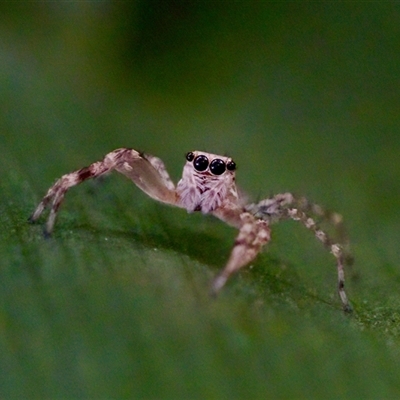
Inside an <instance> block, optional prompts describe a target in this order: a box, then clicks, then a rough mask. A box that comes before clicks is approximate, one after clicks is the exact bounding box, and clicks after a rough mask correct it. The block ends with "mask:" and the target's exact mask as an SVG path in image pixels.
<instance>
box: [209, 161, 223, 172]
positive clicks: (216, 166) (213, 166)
mask: <svg viewBox="0 0 400 400" xmlns="http://www.w3.org/2000/svg"><path fill="white" fill-rule="evenodd" d="M225 168H226V167H225V163H224V162H223V161H222V160H220V159H219V158H216V159H215V160H212V161H211V163H210V171H211V172H212V173H213V174H214V175H222V174H223V173H224V172H225Z"/></svg>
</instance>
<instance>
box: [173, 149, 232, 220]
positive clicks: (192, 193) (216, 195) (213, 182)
mask: <svg viewBox="0 0 400 400" xmlns="http://www.w3.org/2000/svg"><path fill="white" fill-rule="evenodd" d="M186 160H187V161H186V164H185V166H184V167H183V173H182V179H181V180H180V181H179V182H178V185H177V187H176V192H177V194H178V199H179V200H178V202H179V205H180V206H182V207H183V208H185V209H186V210H188V211H201V212H202V213H204V214H207V213H209V212H211V211H214V210H215V209H217V208H219V207H221V205H222V204H223V202H224V201H229V200H233V201H234V200H237V199H238V194H237V190H236V185H235V169H236V164H235V163H234V162H233V161H232V159H231V158H228V157H222V156H217V155H215V154H209V153H204V152H199V151H193V152H192V151H191V152H190V153H187V154H186Z"/></svg>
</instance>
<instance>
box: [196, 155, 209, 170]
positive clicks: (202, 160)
mask: <svg viewBox="0 0 400 400" xmlns="http://www.w3.org/2000/svg"><path fill="white" fill-rule="evenodd" d="M193 165H194V169H195V170H196V171H200V172H201V171H205V170H206V169H207V167H208V158H207V157H206V156H197V157H196V158H195V159H194V161H193Z"/></svg>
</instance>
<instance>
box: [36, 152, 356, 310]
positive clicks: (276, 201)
mask: <svg viewBox="0 0 400 400" xmlns="http://www.w3.org/2000/svg"><path fill="white" fill-rule="evenodd" d="M112 170H116V171H118V172H120V173H122V174H124V175H125V176H127V177H128V178H130V179H131V180H132V181H133V182H134V183H135V184H136V185H137V186H138V187H139V188H140V189H142V190H143V191H144V192H145V193H147V194H148V195H149V196H150V197H152V198H153V199H155V200H158V201H160V202H163V203H166V204H170V205H174V206H177V207H181V208H184V209H186V210H187V211H188V212H193V211H201V212H202V213H203V214H208V213H209V214H212V215H214V216H215V217H217V218H219V219H221V220H223V221H224V222H226V223H228V224H230V225H232V226H234V227H236V228H238V229H239V234H238V236H237V238H236V240H235V243H234V246H233V249H232V252H231V255H230V257H229V259H228V262H227V264H226V266H225V268H224V269H223V270H222V271H221V272H220V274H219V275H218V276H217V277H216V278H215V279H214V281H213V283H212V291H213V292H214V293H217V292H218V291H219V290H220V289H221V288H222V287H223V286H224V284H225V282H226V281H227V279H228V278H229V277H230V276H231V275H232V274H233V273H234V272H236V271H238V270H239V269H240V268H242V267H244V266H245V265H247V264H249V263H250V262H251V261H252V260H254V258H255V257H256V256H257V254H258V253H259V252H260V250H261V248H262V247H263V246H264V245H265V244H266V243H268V242H269V240H270V238H271V235H270V225H271V223H272V222H278V221H280V220H282V219H288V218H291V219H293V220H296V221H300V222H302V223H303V225H304V226H305V227H306V228H308V229H310V230H311V231H312V232H314V235H315V237H316V238H317V239H318V240H319V241H320V242H322V243H323V244H324V245H325V246H326V247H327V248H328V249H329V250H330V251H331V253H332V254H333V256H334V257H335V258H336V262H337V270H338V289H339V295H340V299H341V301H342V305H343V308H344V310H345V311H350V305H349V302H348V300H347V296H346V293H345V291H344V270H343V264H344V255H343V250H342V247H341V245H339V244H337V243H336V242H333V241H332V240H331V239H330V238H329V237H328V235H327V234H326V233H325V232H324V231H322V230H321V229H320V228H319V227H318V226H317V224H316V223H315V221H314V219H313V218H312V217H311V216H309V214H313V215H316V216H319V217H321V216H324V215H325V214H324V212H323V211H322V209H321V207H319V206H317V205H314V204H312V203H309V202H308V201H307V200H306V199H305V198H300V199H296V198H295V197H294V196H293V195H292V194H291V193H282V194H278V195H276V196H273V197H271V198H268V199H264V200H262V201H260V202H259V203H254V204H247V205H246V204H244V202H243V199H241V198H240V196H239V195H238V190H237V188H236V183H235V170H236V164H235V162H234V161H233V160H232V159H231V158H229V157H223V156H219V155H216V154H211V153H206V152H201V151H191V152H189V153H187V154H186V164H185V166H184V168H183V173H182V179H181V180H180V181H179V182H178V184H177V186H176V187H175V185H174V183H173V182H172V180H171V179H170V177H169V175H168V172H167V170H166V169H165V166H164V163H163V162H162V161H161V159H159V158H157V157H154V156H151V155H148V154H144V153H139V152H137V151H136V150H133V149H124V148H123V149H117V150H114V151H112V152H111V153H108V154H107V155H106V156H105V157H104V159H103V160H102V161H98V162H95V163H93V164H91V165H89V166H88V167H85V168H81V169H80V170H77V171H75V172H72V173H70V174H66V175H63V176H62V177H61V178H60V179H59V180H57V182H56V183H55V184H54V185H53V186H52V187H51V188H50V189H49V190H48V192H47V194H46V196H45V197H44V198H43V199H42V201H41V202H40V203H39V205H38V206H37V208H36V210H35V211H34V213H33V214H32V216H31V217H30V221H31V222H34V221H36V220H37V219H38V218H39V217H40V215H41V214H42V212H43V210H44V209H45V208H46V206H47V205H48V204H49V203H50V202H51V210H50V215H49V218H48V220H47V224H46V229H45V234H46V235H50V234H51V231H52V230H53V226H54V222H55V218H56V215H57V211H58V209H59V207H60V205H61V203H62V201H63V198H64V195H65V193H66V191H67V190H68V189H69V188H71V187H72V186H75V185H77V184H78V183H81V182H83V181H84V180H86V179H89V178H96V177H98V176H100V175H103V174H105V173H107V172H110V171H112ZM330 220H331V222H333V224H334V225H336V224H338V223H339V222H341V218H339V215H338V214H335V213H334V214H330Z"/></svg>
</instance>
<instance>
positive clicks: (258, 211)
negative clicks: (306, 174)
mask: <svg viewBox="0 0 400 400" xmlns="http://www.w3.org/2000/svg"><path fill="white" fill-rule="evenodd" d="M289 207H291V208H297V209H299V210H301V211H304V212H305V213H306V214H307V215H314V216H316V217H318V218H320V219H322V220H325V221H326V222H328V223H329V224H331V225H332V226H333V228H334V230H335V234H336V235H337V236H338V240H339V241H340V242H346V241H347V238H346V234H345V229H344V225H343V217H342V216H341V215H340V214H339V213H336V212H332V211H329V210H325V209H324V208H322V207H321V206H320V205H319V204H315V203H312V202H310V201H309V200H308V199H307V198H306V197H299V198H297V197H296V196H294V195H293V194H292V193H289V192H287V193H280V194H277V195H275V196H273V197H271V198H268V199H265V200H262V201H260V202H259V203H257V204H250V205H249V206H247V207H246V208H247V209H248V211H249V212H251V213H253V215H255V216H256V217H257V218H262V219H265V220H268V221H270V222H278V221H279V220H280V219H282V218H287V215H286V213H285V212H284V210H285V209H287V208H289Z"/></svg>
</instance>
